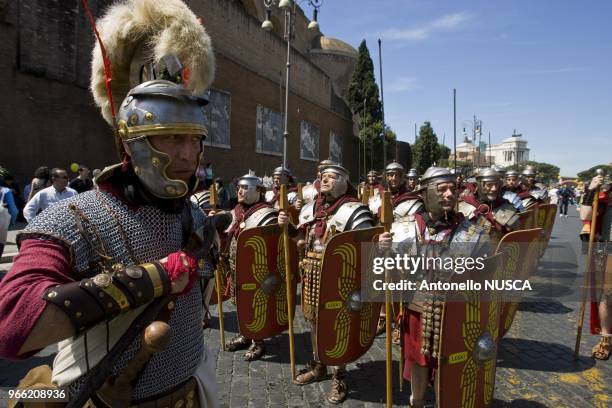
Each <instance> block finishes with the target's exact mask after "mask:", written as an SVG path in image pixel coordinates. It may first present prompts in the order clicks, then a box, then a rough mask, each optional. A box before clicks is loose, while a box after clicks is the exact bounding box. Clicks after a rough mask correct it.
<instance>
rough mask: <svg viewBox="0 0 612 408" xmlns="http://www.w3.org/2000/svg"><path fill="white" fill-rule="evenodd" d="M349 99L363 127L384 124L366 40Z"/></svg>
mask: <svg viewBox="0 0 612 408" xmlns="http://www.w3.org/2000/svg"><path fill="white" fill-rule="evenodd" d="M347 99H348V103H349V107H350V108H351V110H352V111H353V114H355V115H358V116H359V119H360V121H361V122H363V123H362V126H361V127H365V126H368V125H371V124H373V123H375V122H382V103H381V101H380V94H379V91H378V85H377V84H376V80H375V79H374V63H373V62H372V58H371V57H370V51H369V50H368V46H367V45H366V41H365V40H362V41H361V44H360V45H359V57H358V58H357V65H356V67H355V71H353V77H352V78H351V82H350V84H349V88H348V96H347Z"/></svg>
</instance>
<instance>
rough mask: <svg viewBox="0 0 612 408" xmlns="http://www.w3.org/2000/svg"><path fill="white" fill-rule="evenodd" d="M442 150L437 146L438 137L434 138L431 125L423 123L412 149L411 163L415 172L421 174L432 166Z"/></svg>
mask: <svg viewBox="0 0 612 408" xmlns="http://www.w3.org/2000/svg"><path fill="white" fill-rule="evenodd" d="M442 150H443V149H441V148H440V145H439V144H438V136H436V134H435V132H434V130H433V128H432V127H431V123H430V122H425V123H424V124H423V125H422V126H421V128H420V129H419V136H418V137H417V139H416V141H415V142H414V146H413V148H412V161H413V163H414V167H415V168H416V169H417V172H418V173H419V174H423V173H425V170H427V169H428V168H429V167H431V166H433V164H434V163H435V162H436V161H437V160H438V159H439V158H440V154H441V153H442ZM449 153H450V149H449ZM447 157H448V156H447Z"/></svg>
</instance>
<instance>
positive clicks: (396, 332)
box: [391, 328, 400, 346]
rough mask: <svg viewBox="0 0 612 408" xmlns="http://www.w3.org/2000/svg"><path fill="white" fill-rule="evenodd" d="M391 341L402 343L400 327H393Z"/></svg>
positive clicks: (397, 343)
mask: <svg viewBox="0 0 612 408" xmlns="http://www.w3.org/2000/svg"><path fill="white" fill-rule="evenodd" d="M391 342H392V343H393V344H396V345H398V346H399V345H400V330H399V329H398V328H395V329H393V332H392V333H391Z"/></svg>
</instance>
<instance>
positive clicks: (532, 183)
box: [518, 166, 548, 208]
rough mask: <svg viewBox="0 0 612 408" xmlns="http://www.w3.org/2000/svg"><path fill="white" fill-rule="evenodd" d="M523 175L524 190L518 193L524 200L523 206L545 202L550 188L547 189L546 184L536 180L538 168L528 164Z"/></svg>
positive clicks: (527, 206)
mask: <svg viewBox="0 0 612 408" xmlns="http://www.w3.org/2000/svg"><path fill="white" fill-rule="evenodd" d="M522 176H523V183H522V191H520V192H518V195H519V198H520V199H521V200H522V202H523V206H524V207H525V208H529V207H530V206H532V205H534V204H537V203H542V202H544V201H545V200H546V199H547V198H548V190H546V186H544V185H543V184H542V183H538V182H537V181H536V176H537V174H536V168H535V167H533V166H526V167H525V169H524V170H523V172H522Z"/></svg>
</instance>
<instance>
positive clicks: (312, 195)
mask: <svg viewBox="0 0 612 408" xmlns="http://www.w3.org/2000/svg"><path fill="white" fill-rule="evenodd" d="M330 164H336V163H335V162H333V161H332V160H329V159H327V160H322V161H321V163H319V165H318V166H317V178H315V180H314V181H313V182H312V183H311V184H308V185H306V186H304V188H303V189H302V202H301V203H297V201H296V202H295V203H294V205H295V206H296V207H297V208H298V209H300V208H301V206H302V204H304V203H310V202H313V201H315V200H316V199H317V195H319V191H320V190H321V168H322V167H325V166H328V165H330Z"/></svg>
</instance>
